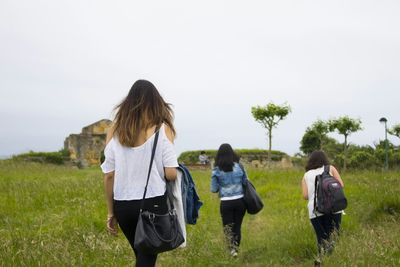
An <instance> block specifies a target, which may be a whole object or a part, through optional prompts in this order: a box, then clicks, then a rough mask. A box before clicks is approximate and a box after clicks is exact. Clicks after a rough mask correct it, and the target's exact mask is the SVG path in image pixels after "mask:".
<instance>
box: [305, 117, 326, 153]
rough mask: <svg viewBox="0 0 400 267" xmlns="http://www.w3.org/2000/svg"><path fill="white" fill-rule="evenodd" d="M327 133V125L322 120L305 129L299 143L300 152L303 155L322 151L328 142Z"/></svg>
mask: <svg viewBox="0 0 400 267" xmlns="http://www.w3.org/2000/svg"><path fill="white" fill-rule="evenodd" d="M328 132H329V124H328V123H327V122H324V121H322V120H317V121H316V122H314V123H313V124H312V125H311V126H310V127H307V129H306V132H305V133H304V135H303V138H302V139H301V141H300V150H301V151H302V152H303V153H304V154H310V153H311V152H313V151H314V150H319V149H323V147H324V145H325V144H326V143H327V142H328V138H329V137H328V136H327V134H328Z"/></svg>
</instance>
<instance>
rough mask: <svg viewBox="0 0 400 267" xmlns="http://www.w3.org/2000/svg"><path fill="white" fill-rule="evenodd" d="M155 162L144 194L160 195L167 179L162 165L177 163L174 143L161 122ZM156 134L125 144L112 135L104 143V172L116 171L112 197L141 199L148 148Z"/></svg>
mask: <svg viewBox="0 0 400 267" xmlns="http://www.w3.org/2000/svg"><path fill="white" fill-rule="evenodd" d="M159 131H160V134H159V137H158V142H157V148H156V152H155V154H154V162H153V166H152V169H151V173H150V178H149V185H148V187H147V193H146V198H152V197H157V196H162V195H164V193H165V189H166V183H165V178H164V175H165V174H164V167H178V160H177V157H176V153H175V148H174V145H173V143H171V141H170V140H169V139H168V137H167V135H166V133H165V126H164V124H163V125H162V126H161V127H160V130H159ZM154 137H155V134H153V135H152V136H151V137H150V138H149V139H147V140H146V142H144V143H143V144H142V145H140V146H137V147H126V146H123V145H121V144H120V142H119V141H118V138H117V137H116V136H114V137H113V138H112V139H111V140H110V141H109V143H108V144H107V146H106V148H105V150H104V155H105V161H104V162H103V164H101V169H102V171H103V173H109V172H112V171H115V174H114V191H113V193H114V199H115V200H135V199H142V197H143V193H144V187H145V185H146V180H147V173H148V171H149V165H150V158H151V151H152V147H153V143H154Z"/></svg>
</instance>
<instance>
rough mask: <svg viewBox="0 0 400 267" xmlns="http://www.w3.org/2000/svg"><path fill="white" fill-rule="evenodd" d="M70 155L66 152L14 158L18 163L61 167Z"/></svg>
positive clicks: (27, 154)
mask: <svg viewBox="0 0 400 267" xmlns="http://www.w3.org/2000/svg"><path fill="white" fill-rule="evenodd" d="M68 156H69V153H68V152H67V151H65V150H60V151H57V152H34V151H30V152H28V153H24V154H19V155H15V156H13V157H12V159H13V160H16V161H31V162H39V163H51V164H58V165H61V164H63V163H64V161H65V160H66V159H67V158H68Z"/></svg>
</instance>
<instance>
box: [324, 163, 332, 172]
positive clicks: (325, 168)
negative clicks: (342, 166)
mask: <svg viewBox="0 0 400 267" xmlns="http://www.w3.org/2000/svg"><path fill="white" fill-rule="evenodd" d="M330 170H331V166H330V165H325V166H324V172H325V173H326V174H329V172H330Z"/></svg>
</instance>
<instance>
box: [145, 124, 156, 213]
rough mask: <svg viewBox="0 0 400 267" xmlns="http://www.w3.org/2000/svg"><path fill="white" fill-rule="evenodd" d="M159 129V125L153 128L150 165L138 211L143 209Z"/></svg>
mask: <svg viewBox="0 0 400 267" xmlns="http://www.w3.org/2000/svg"><path fill="white" fill-rule="evenodd" d="M159 130H160V127H159V126H157V127H156V129H155V133H156V135H155V136H154V142H153V148H152V151H151V158H150V166H149V172H148V173H147V181H146V186H145V188H144V192H143V197H142V201H141V203H140V211H142V210H143V207H144V198H145V197H146V193H147V186H148V185H149V179H150V173H151V168H152V167H153V161H154V155H155V153H156V148H157V142H158V136H159V134H160V131H159Z"/></svg>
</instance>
